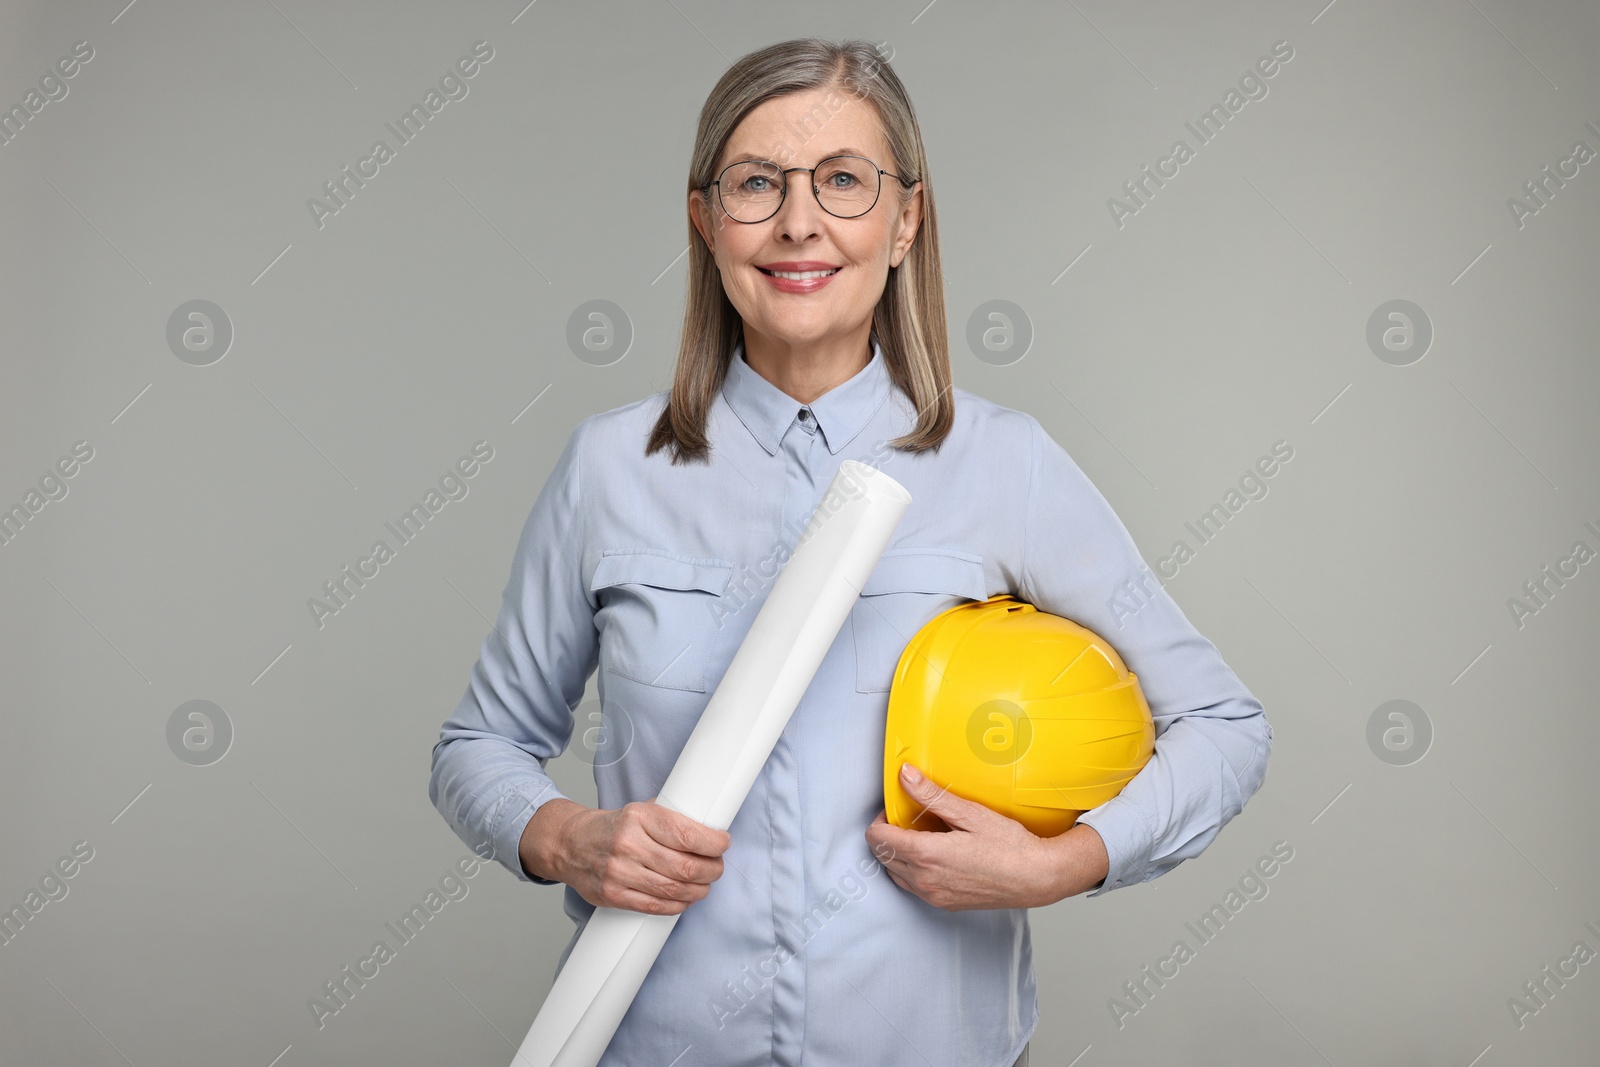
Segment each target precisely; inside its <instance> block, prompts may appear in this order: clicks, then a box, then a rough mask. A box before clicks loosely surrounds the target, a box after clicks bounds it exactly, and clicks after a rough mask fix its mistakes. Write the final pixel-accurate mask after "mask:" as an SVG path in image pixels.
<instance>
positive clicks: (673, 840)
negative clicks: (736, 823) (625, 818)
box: [644, 807, 733, 858]
mask: <svg viewBox="0 0 1600 1067" xmlns="http://www.w3.org/2000/svg"><path fill="white" fill-rule="evenodd" d="M644 827H645V830H646V832H648V833H649V834H650V836H651V837H652V838H654V839H655V840H656V841H658V842H659V843H661V844H662V845H665V846H666V847H667V848H670V849H674V850H676V851H678V852H692V853H695V854H696V855H700V856H707V857H711V858H716V857H718V856H721V855H722V854H723V853H724V852H726V851H727V850H728V846H729V845H731V844H732V843H733V838H732V837H731V836H729V834H728V831H726V830H714V829H712V828H711V827H709V826H706V825H705V824H704V823H700V822H696V821H695V820H694V819H691V818H689V817H688V816H687V815H684V814H682V813H681V812H676V811H673V810H671V809H670V808H662V807H657V808H656V809H655V810H653V811H652V812H650V817H649V818H647V819H646V820H645V823H644Z"/></svg>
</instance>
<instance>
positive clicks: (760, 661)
mask: <svg viewBox="0 0 1600 1067" xmlns="http://www.w3.org/2000/svg"><path fill="white" fill-rule="evenodd" d="M910 505H911V494H910V493H908V492H906V490H905V488H904V487H902V486H901V485H900V483H898V482H896V481H895V480H894V479H893V478H890V477H889V476H888V475H887V474H884V473H883V472H882V471H880V470H878V469H877V468H875V467H870V466H868V465H867V464H865V463H859V462H857V461H856V460H853V459H847V460H845V461H844V462H843V463H841V464H840V465H839V471H838V473H837V474H835V475H834V478H833V481H832V482H831V483H830V484H829V486H828V491H827V492H826V493H824V494H823V497H822V502H821V503H820V504H818V505H817V509H816V511H814V512H813V513H812V515H811V521H810V522H808V523H807V524H806V528H805V532H804V533H802V534H801V535H800V541H799V543H798V544H797V545H796V546H795V548H794V550H793V552H792V554H791V555H790V557H789V561H788V562H787V563H786V564H784V567H783V569H782V571H780V572H779V574H778V578H777V581H775V582H774V583H773V585H772V589H771V591H770V592H769V593H768V594H767V599H766V602H765V603H763V604H762V605H761V610H760V611H759V612H757V613H756V617H755V621H754V622H752V623H751V624H750V631H749V633H747V634H746V635H745V638H744V640H743V641H742V642H741V643H740V645H739V649H738V651H737V652H735V653H734V656H733V660H732V662H731V663H729V664H728V670H727V673H725V674H724V675H723V676H722V681H721V682H720V683H718V685H717V688H716V692H714V693H713V694H712V695H711V700H710V701H709V702H708V703H707V704H706V708H705V711H703V712H702V713H701V714H700V719H699V721H698V722H697V723H696V724H695V728H694V730H693V732H692V733H690V735H689V740H688V741H687V742H685V743H684V746H683V751H682V752H681V753H680V754H679V756H678V761H677V762H676V763H675V764H673V767H672V773H671V774H669V775H668V776H667V780H666V782H665V783H664V784H663V785H662V787H661V790H660V793H659V794H658V795H657V797H656V803H658V804H662V805H665V806H666V807H669V808H671V809H672V810H674V811H677V812H681V813H682V814H684V815H687V816H689V818H691V819H694V820H695V821H697V822H700V823H704V824H705V825H707V826H710V827H712V828H714V829H717V830H726V829H727V828H728V827H729V825H731V824H732V822H733V818H734V816H735V815H737V814H738V812H739V806H740V805H741V804H743V803H744V799H745V797H746V796H747V795H748V794H749V792H750V788H751V787H752V786H753V785H754V784H755V780H756V777H757V776H758V775H759V774H760V773H761V768H762V767H763V766H764V765H765V764H766V762H767V757H768V756H770V755H771V754H772V749H773V746H775V745H776V744H777V743H778V737H779V736H780V735H781V734H782V733H783V728H784V727H785V726H786V725H787V724H788V722H789V717H790V716H791V715H793V714H794V709H795V707H796V706H797V705H798V704H799V703H800V698H801V696H802V695H804V693H805V691H806V688H807V687H808V686H809V685H810V684H811V679H812V678H813V677H814V676H815V675H816V673H817V668H818V667H819V666H821V664H822V657H823V656H824V655H826V654H827V651H828V649H829V647H830V646H832V644H833V642H834V639H835V638H837V637H838V635H839V630H840V628H841V627H842V626H844V620H845V618H846V616H848V615H849V613H850V609H851V607H852V606H854V604H855V602H856V597H857V596H859V595H860V592H861V587H862V586H863V585H864V584H865V583H866V580H867V576H868V575H869V574H871V573H872V569H873V568H874V567H876V566H877V564H878V559H879V557H881V556H882V555H883V550H884V548H885V547H886V546H887V545H888V543H889V537H890V535H891V534H893V533H894V529H895V527H896V526H898V525H899V523H900V519H901V517H902V516H904V515H905V512H906V508H908V507H909V506H910ZM693 906H694V905H692V904H691V905H690V907H693ZM680 914H681V913H680ZM677 922H678V916H677V915H646V914H645V913H643V912H638V911H628V910H626V909H620V908H596V909H595V910H594V913H593V914H592V915H590V917H589V921H588V922H587V923H586V924H585V925H584V928H583V933H581V934H579V935H578V941H577V943H576V944H574V945H573V946H572V951H571V952H570V953H569V954H568V955H567V962H566V964H565V965H564V966H563V967H562V968H561V972H560V973H559V974H558V975H556V980H555V984H554V985H553V986H552V987H551V989H550V995H549V996H548V997H546V998H545V1002H544V1005H543V1006H542V1007H541V1008H540V1009H539V1014H538V1016H537V1017H536V1018H535V1019H534V1020H533V1026H532V1027H530V1028H529V1030H528V1036H527V1037H525V1038H524V1039H523V1041H522V1047H521V1048H519V1049H518V1050H517V1054H516V1057H515V1058H514V1059H513V1060H512V1067H595V1065H596V1064H597V1063H599V1062H600V1056H601V1055H602V1054H603V1053H604V1052H605V1050H606V1046H607V1045H609V1044H610V1043H611V1038H612V1035H614V1034H615V1033H616V1032H617V1027H618V1026H619V1025H620V1024H621V1022H622V1017H623V1016H624V1015H625V1014H627V1011H628V1006H629V1005H630V1004H632V1003H633V998H634V997H635V996H636V995H637V994H638V992H639V987H640V986H642V985H643V984H644V980H645V976H646V975H648V974H649V973H650V967H651V966H652V965H653V964H654V963H655V961H656V957H657V956H658V955H660V953H661V948H662V946H663V945H665V944H666V942H667V935H669V934H671V933H672V928H673V927H674V926H675V925H677Z"/></svg>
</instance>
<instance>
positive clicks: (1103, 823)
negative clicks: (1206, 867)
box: [1019, 416, 1272, 897]
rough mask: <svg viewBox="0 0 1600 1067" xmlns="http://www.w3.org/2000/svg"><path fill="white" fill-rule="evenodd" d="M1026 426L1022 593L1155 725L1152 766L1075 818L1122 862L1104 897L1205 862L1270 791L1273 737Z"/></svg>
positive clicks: (1085, 486)
mask: <svg viewBox="0 0 1600 1067" xmlns="http://www.w3.org/2000/svg"><path fill="white" fill-rule="evenodd" d="M1028 422H1029V433H1030V437H1031V451H1032V457H1031V463H1032V466H1031V473H1030V482H1029V490H1028V500H1027V516H1026V520H1025V525H1024V532H1023V550H1022V573H1021V580H1020V585H1021V588H1020V589H1019V593H1020V594H1021V596H1022V597H1023V599H1025V600H1027V601H1028V602H1029V603H1031V604H1033V605H1034V606H1035V607H1037V608H1038V609H1039V610H1041V611H1047V612H1050V613H1051V614H1055V615H1061V616H1063V617H1065V618H1068V619H1071V620H1073V621H1074V622H1077V623H1079V624H1080V625H1082V626H1085V627H1087V628H1089V629H1090V630H1092V631H1094V632H1095V633H1096V634H1099V635H1100V636H1101V637H1103V638H1105V639H1106V640H1107V641H1109V642H1110V643H1111V645H1112V647H1113V648H1115V649H1116V650H1117V653H1118V654H1119V655H1120V656H1121V657H1122V659H1123V662H1124V663H1126V664H1127V665H1128V669H1129V670H1131V671H1132V672H1133V673H1134V674H1136V675H1138V677H1139V683H1140V686H1141V688H1142V689H1143V691H1144V694H1145V699H1146V700H1147V701H1148V702H1149V704H1150V711H1151V714H1152V716H1153V717H1154V719H1155V729H1156V747H1155V753H1154V755H1152V756H1151V758H1150V761H1149V763H1147V764H1146V765H1145V766H1144V768H1143V769H1142V770H1140V772H1139V773H1138V774H1137V775H1135V776H1134V778H1133V779H1132V780H1131V781H1130V782H1129V783H1128V784H1127V785H1126V786H1125V787H1124V788H1123V790H1122V792H1121V793H1119V794H1118V795H1117V796H1115V797H1112V798H1111V799H1110V800H1108V801H1106V802H1105V803H1103V804H1101V805H1099V806H1098V807H1095V808H1092V809H1090V810H1089V811H1086V812H1084V813H1083V815H1081V816H1079V818H1078V821H1079V822H1082V823H1087V824H1088V825H1090V826H1092V827H1094V829H1095V831H1096V832H1097V833H1099V834H1100V836H1101V838H1103V839H1104V841H1105V846H1106V851H1107V853H1108V855H1109V857H1110V861H1111V862H1110V870H1109V873H1108V874H1107V875H1106V878H1105V881H1103V882H1102V883H1101V884H1100V885H1099V886H1098V887H1096V888H1095V889H1094V890H1093V891H1092V892H1090V893H1089V894H1088V895H1089V896H1091V897H1096V896H1100V895H1101V894H1102V893H1105V892H1108V891H1109V890H1112V889H1117V888H1121V887H1123V886H1127V885H1133V884H1135V883H1138V882H1145V881H1149V880H1151V879H1153V878H1157V877H1159V876H1161V875H1163V874H1165V873H1166V872H1168V871H1170V870H1172V869H1173V868H1174V867H1176V866H1177V865H1178V864H1180V863H1182V862H1183V861H1184V860H1186V859H1190V858H1192V857H1194V856H1198V855H1199V854H1200V853H1201V852H1202V851H1203V850H1204V849H1205V847H1206V846H1207V845H1209V844H1210V843H1211V842H1212V840H1213V839H1215V837H1216V836H1217V833H1218V832H1219V831H1220V830H1221V829H1222V827H1223V826H1224V825H1226V823H1227V822H1228V820H1230V819H1232V818H1233V817H1234V816H1235V815H1237V814H1239V812H1240V811H1241V810H1242V809H1243V807H1244V805H1245V802H1246V801H1247V800H1249V799H1250V797H1251V796H1252V795H1254V793H1255V792H1256V790H1257V789H1259V788H1260V787H1261V783H1262V782H1263V781H1264V780H1265V778H1266V773H1267V759H1268V757H1269V756H1270V754H1271V751H1272V727H1271V726H1270V725H1269V724H1268V723H1267V719H1266V713H1265V712H1264V711H1263V709H1262V707H1261V704H1260V703H1259V702H1257V700H1256V699H1255V697H1253V696H1252V695H1251V694H1250V691H1249V690H1248V689H1246V688H1245V686H1244V683H1242V682H1241V681H1240V680H1239V678H1238V676H1237V675H1235V674H1234V672H1233V671H1232V670H1231V669H1230V668H1229V667H1228V665H1227V664H1226V663H1224V662H1223V659H1222V655H1221V653H1219V652H1218V651H1217V647H1216V646H1215V645H1214V644H1212V643H1211V642H1210V641H1208V640H1207V639H1206V638H1205V637H1203V636H1202V635H1201V634H1200V633H1199V631H1197V630H1196V629H1195V628H1194V626H1193V624H1191V623H1190V622H1189V620H1188V619H1187V618H1186V617H1185V616H1184V614H1183V612H1182V611H1181V610H1180V609H1179V608H1178V605H1177V604H1176V603H1175V602H1174V601H1173V599H1172V597H1171V596H1170V595H1168V594H1167V592H1166V590H1165V589H1163V588H1162V586H1161V584H1160V582H1159V580H1158V579H1157V578H1156V575H1155V574H1154V573H1153V572H1152V571H1151V570H1150V568H1149V567H1148V566H1147V565H1146V564H1145V562H1144V559H1143V557H1141V556H1140V554H1139V550H1138V547H1137V546H1136V545H1135V544H1134V542H1133V538H1132V537H1131V536H1130V535H1129V534H1128V531H1127V528H1126V527H1125V526H1124V525H1123V524H1122V521H1121V520H1120V519H1119V518H1117V515H1116V513H1115V512H1114V511H1113V510H1112V509H1111V505H1110V504H1109V503H1108V502H1107V501H1106V499H1105V497H1104V496H1102V495H1101V493H1100V491H1099V490H1098V489H1096V488H1095V486H1094V484H1093V483H1092V482H1091V481H1090V480H1089V479H1088V477H1087V476H1086V475H1085V474H1084V473H1083V471H1082V470H1080V469H1079V467H1078V465H1077V464H1076V463H1075V462H1074V461H1073V459H1072V457H1071V456H1069V455H1068V454H1067V452H1066V450H1065V449H1063V448H1062V447H1061V446H1060V445H1059V444H1058V443H1056V441H1055V440H1054V439H1053V438H1051V437H1050V435H1049V434H1048V433H1046V432H1045V430H1044V428H1043V427H1042V426H1040V425H1039V423H1038V420H1036V419H1034V418H1033V417H1032V416H1028Z"/></svg>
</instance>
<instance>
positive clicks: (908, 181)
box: [700, 152, 922, 226]
mask: <svg viewBox="0 0 1600 1067" xmlns="http://www.w3.org/2000/svg"><path fill="white" fill-rule="evenodd" d="M835 159H859V160H861V161H862V162H863V163H866V164H868V165H870V166H871V167H872V169H873V170H875V171H877V172H878V174H879V175H884V174H888V175H889V177H891V178H893V179H895V180H896V181H898V182H900V183H901V184H902V185H904V186H905V187H906V188H907V189H910V188H911V187H912V186H914V185H916V184H917V182H919V181H921V180H922V179H920V178H903V177H901V176H900V175H898V174H890V173H889V171H886V170H884V169H883V168H882V167H880V166H878V164H877V163H876V162H874V161H873V160H870V159H868V158H867V157H866V156H858V155H853V154H851V153H848V152H846V153H843V154H841V155H837V156H829V157H828V158H827V159H820V160H818V161H817V165H816V166H815V167H779V168H778V177H779V178H781V179H782V180H783V188H782V189H781V190H780V191H779V193H778V203H777V204H776V205H775V206H774V207H773V209H772V212H771V214H768V215H765V216H763V217H762V218H759V219H749V220H746V219H741V218H739V216H737V215H735V214H734V213H733V212H731V211H729V210H728V205H727V204H725V203H723V202H722V176H723V175H724V174H727V173H728V171H730V170H732V169H733V168H734V167H737V166H741V165H742V164H745V163H768V164H771V165H772V166H774V167H777V166H778V165H777V164H776V163H775V162H773V161H772V160H770V159H737V160H734V161H733V162H732V163H729V164H728V165H727V166H726V167H723V168H722V170H721V171H719V172H718V174H717V176H716V177H715V178H713V179H712V180H711V181H708V182H706V183H705V184H704V185H702V186H701V187H700V192H701V193H705V192H706V191H707V190H708V189H710V188H711V187H712V186H713V185H715V186H716V187H717V206H718V207H720V208H721V209H722V213H723V214H724V215H726V216H728V218H730V219H732V220H733V221H734V222H738V223H743V224H744V225H746V226H755V225H757V224H759V223H763V222H766V221H767V220H768V219H770V218H772V216H773V215H776V214H777V213H778V212H779V211H782V210H783V205H784V202H785V201H786V200H788V199H789V175H790V174H792V173H794V172H795V171H797V170H799V171H805V172H806V173H807V174H810V175H813V180H812V181H811V182H810V183H808V184H810V186H811V195H812V196H815V197H816V198H817V206H818V207H820V208H821V209H822V210H824V211H826V212H827V213H828V214H830V215H832V216H833V217H834V218H836V219H859V218H861V217H862V216H863V215H868V214H871V213H872V209H873V208H875V207H877V206H878V201H879V200H881V199H882V198H883V180H882V178H881V177H880V178H879V180H878V195H877V196H874V197H873V198H872V203H871V204H868V205H867V207H866V210H864V211H860V212H857V213H856V214H854V215H841V214H839V213H838V212H837V211H833V210H831V209H830V208H829V207H828V205H826V204H824V203H823V202H822V189H821V187H820V186H818V185H817V183H816V181H815V175H816V172H817V171H818V170H819V169H820V168H821V167H822V165H823V164H824V163H829V162H831V161H833V160H835Z"/></svg>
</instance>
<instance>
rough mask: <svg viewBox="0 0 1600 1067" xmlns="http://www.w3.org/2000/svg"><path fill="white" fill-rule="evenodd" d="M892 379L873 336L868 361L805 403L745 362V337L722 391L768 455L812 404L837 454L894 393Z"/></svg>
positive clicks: (735, 351) (824, 435)
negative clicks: (801, 413) (803, 409)
mask: <svg viewBox="0 0 1600 1067" xmlns="http://www.w3.org/2000/svg"><path fill="white" fill-rule="evenodd" d="M889 385H890V379H889V371H888V367H887V366H886V365H885V363H884V359H883V349H882V347H880V346H879V344H878V339H877V337H876V336H874V337H873V338H872V358H871V359H870V360H869V361H868V362H867V365H866V366H865V367H862V368H861V369H860V370H859V371H857V372H856V373H855V374H854V375H852V376H851V377H850V378H848V379H846V380H845V381H843V382H840V383H839V384H838V385H836V386H834V387H833V388H832V389H829V390H828V391H827V392H826V393H823V394H822V395H821V396H819V397H817V398H816V399H815V400H813V401H812V402H811V403H809V404H802V403H800V401H798V400H796V399H795V398H794V397H792V396H790V395H789V394H788V393H785V392H784V391H783V390H782V389H779V388H778V387H777V386H776V385H773V384H772V383H771V382H769V381H767V380H766V379H765V378H763V377H762V376H761V375H760V374H759V373H757V372H756V369H755V368H754V367H752V366H750V364H748V363H746V362H745V360H744V340H743V338H741V339H740V340H739V342H738V343H737V344H736V345H735V346H734V349H733V356H732V358H731V359H730V360H729V362H728V372H727V375H726V376H725V377H724V379H723V382H722V395H723V398H724V399H726V400H727V402H728V406H729V407H731V408H732V409H733V411H734V414H736V415H738V416H739V421H740V422H743V423H744V424H745V427H746V429H748V430H749V431H750V433H751V435H752V436H753V437H755V439H756V440H757V441H758V442H759V443H760V444H761V447H762V448H764V449H766V450H767V454H768V455H771V454H773V453H775V452H777V450H778V443H779V442H780V441H782V440H783V435H784V434H785V433H787V432H788V430H789V427H790V426H792V425H793V424H794V423H795V421H796V419H798V417H799V415H800V409H801V408H809V409H810V410H811V417H812V418H813V419H814V420H816V425H817V429H818V430H820V431H821V432H822V438H823V441H824V443H825V444H827V446H828V451H829V452H831V453H835V454H837V453H838V451H839V449H841V448H843V447H844V446H845V445H847V444H849V443H850V442H851V441H852V440H854V439H855V437H856V435H857V434H859V433H860V432H861V430H862V428H863V427H865V426H866V425H867V421H868V420H869V419H871V418H872V416H873V414H874V413H876V412H877V410H878V409H879V408H880V407H882V406H883V402H884V400H886V399H887V398H888V395H889Z"/></svg>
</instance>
